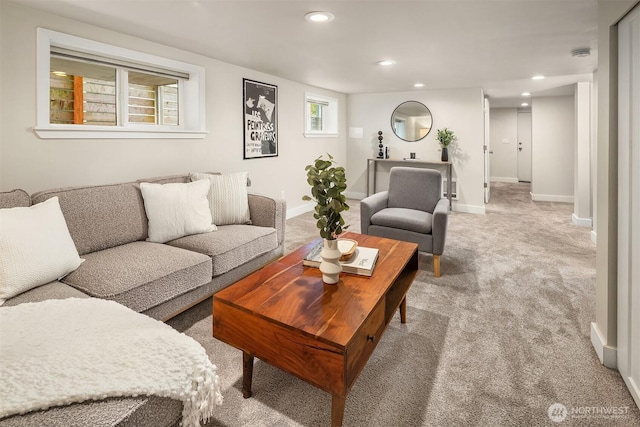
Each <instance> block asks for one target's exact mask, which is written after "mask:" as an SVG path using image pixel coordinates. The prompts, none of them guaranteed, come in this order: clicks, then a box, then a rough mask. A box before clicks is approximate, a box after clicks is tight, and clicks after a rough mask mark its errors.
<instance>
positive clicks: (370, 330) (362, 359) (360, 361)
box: [345, 301, 385, 390]
mask: <svg viewBox="0 0 640 427" xmlns="http://www.w3.org/2000/svg"><path fill="white" fill-rule="evenodd" d="M384 312H385V304H384V301H381V302H380V303H378V305H377V306H376V308H374V309H373V311H372V312H371V314H370V315H369V317H368V318H367V320H365V323H364V324H363V325H362V327H361V328H360V330H359V331H358V333H357V334H356V335H355V336H354V337H353V340H351V342H350V343H349V345H348V346H347V350H346V355H345V356H346V362H347V366H346V377H347V390H348V389H349V388H351V385H352V384H353V382H354V381H355V379H356V378H358V374H359V373H360V371H361V370H362V368H364V365H365V364H366V363H367V360H369V356H371V353H373V350H374V349H375V348H376V346H377V345H378V340H379V339H380V338H381V337H382V333H383V332H384V328H385V319H384Z"/></svg>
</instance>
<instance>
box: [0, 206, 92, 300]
mask: <svg viewBox="0 0 640 427" xmlns="http://www.w3.org/2000/svg"><path fill="white" fill-rule="evenodd" d="M82 261H84V260H83V259H81V258H80V256H79V255H78V250H77V249H76V246H75V244H74V243H73V240H72V239H71V235H70V234H69V229H68V228H67V223H66V221H65V220H64V215H62V210H60V202H59V201H58V197H52V198H50V199H47V200H45V201H44V202H42V203H38V204H36V205H33V206H30V207H19V208H10V209H0V305H2V304H4V302H5V300H7V299H8V298H11V297H14V296H16V295H18V294H21V293H22V292H25V291H28V290H29V289H32V288H35V287H38V286H41V285H44V284H47V283H49V282H53V281H54V280H57V279H60V278H62V277H64V276H66V275H67V274H69V273H71V272H72V271H73V270H75V269H76V268H78V266H79V265H80V264H81V263H82Z"/></svg>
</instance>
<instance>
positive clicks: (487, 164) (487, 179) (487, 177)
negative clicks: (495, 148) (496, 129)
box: [484, 98, 492, 203]
mask: <svg viewBox="0 0 640 427" xmlns="http://www.w3.org/2000/svg"><path fill="white" fill-rule="evenodd" d="M490 142H491V140H490V138H489V100H488V99H487V98H485V99H484V202H485V203H489V196H490V195H491V193H490V190H491V158H490V157H491V153H492V152H491V150H490V147H489V143H490Z"/></svg>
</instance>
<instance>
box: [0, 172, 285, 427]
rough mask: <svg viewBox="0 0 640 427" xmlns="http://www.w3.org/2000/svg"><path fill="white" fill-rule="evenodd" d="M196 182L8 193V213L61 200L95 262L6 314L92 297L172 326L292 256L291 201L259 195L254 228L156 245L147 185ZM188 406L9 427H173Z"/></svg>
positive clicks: (139, 403) (143, 405)
mask: <svg viewBox="0 0 640 427" xmlns="http://www.w3.org/2000/svg"><path fill="white" fill-rule="evenodd" d="M189 181H190V179H189V175H178V176H169V177H160V178H151V179H141V180H138V181H136V182H127V183H121V184H114V185H100V186H86V187H74V188H61V189H52V190H46V191H41V192H38V193H35V194H32V195H31V196H29V194H27V193H26V192H24V191H22V190H14V191H11V192H6V193H0V208H10V207H21V206H30V205H32V204H36V203H40V202H42V201H45V200H47V199H49V198H51V197H54V196H57V197H58V199H59V202H60V207H61V210H62V213H63V215H64V217H65V220H66V222H67V226H68V228H69V233H70V235H71V237H72V239H73V242H74V243H75V245H76V248H77V250H78V253H79V255H80V256H81V258H83V259H84V260H85V261H84V262H83V263H82V264H81V265H80V267H79V268H78V269H77V270H75V271H74V272H72V273H71V274H69V275H68V276H66V277H64V278H63V279H62V280H61V281H55V282H52V283H48V284H46V285H43V286H39V287H37V288H34V289H31V290H29V291H27V292H24V293H22V294H19V295H17V296H15V297H13V298H11V299H8V300H7V301H6V302H5V304H4V305H5V306H11V305H16V304H21V303H25V302H36V301H41V300H46V299H52V298H68V297H88V296H91V297H97V298H104V299H109V300H113V301H116V302H118V303H121V304H123V305H125V306H127V307H129V308H131V309H133V310H135V311H137V312H140V313H144V314H146V315H148V316H150V317H153V318H155V319H158V320H163V321H164V320H167V319H169V318H171V317H173V316H175V315H177V314H179V313H180V312H182V311H184V310H186V309H188V308H189V307H191V306H193V305H195V304H197V303H199V302H201V301H203V300H204V299H206V298H208V297H210V296H211V295H212V294H213V293H215V292H216V291H217V290H219V289H222V288H224V287H226V286H228V285H230V284H232V283H234V282H235V281H237V280H238V279H240V278H242V277H244V276H246V275H248V274H249V273H251V272H253V271H255V270H257V269H259V268H260V267H262V266H263V265H265V264H267V263H269V262H270V261H272V260H274V259H277V258H279V257H280V256H281V255H282V254H283V252H284V230H285V228H284V227H285V216H286V215H285V203H284V201H283V200H280V199H275V198H271V197H267V196H262V195H257V194H252V193H249V210H250V216H251V223H250V224H233V225H223V226H218V229H217V230H216V231H213V232H210V233H203V234H197V235H191V236H186V237H181V238H179V239H176V240H172V241H169V242H167V243H166V244H161V243H152V242H148V241H146V240H145V239H146V238H147V232H148V228H147V227H148V225H147V217H146V213H145V207H144V201H143V198H142V194H141V191H140V183H141V182H151V183H160V184H166V183H186V182H189ZM0 309H2V307H0ZM213 362H214V363H215V361H213ZM34 375H37V373H34ZM181 406H182V405H181V403H180V402H177V401H173V400H171V399H167V398H159V397H137V398H117V399H106V400H103V401H99V402H85V403H79V404H74V405H70V406H68V407H60V408H52V409H49V410H47V411H38V412H33V413H29V414H26V415H21V416H20V415H18V416H12V417H7V418H5V419H2V420H0V426H2V427H6V426H27V425H29V426H32V425H47V426H53V425H60V426H63V425H87V426H90V425H91V426H98V425H109V426H113V425H118V426H147V425H148V426H154V427H155V426H165V425H166V426H171V425H177V424H178V423H179V421H180V413H181V410H182V407H181Z"/></svg>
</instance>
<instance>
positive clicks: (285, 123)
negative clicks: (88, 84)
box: [0, 2, 346, 210]
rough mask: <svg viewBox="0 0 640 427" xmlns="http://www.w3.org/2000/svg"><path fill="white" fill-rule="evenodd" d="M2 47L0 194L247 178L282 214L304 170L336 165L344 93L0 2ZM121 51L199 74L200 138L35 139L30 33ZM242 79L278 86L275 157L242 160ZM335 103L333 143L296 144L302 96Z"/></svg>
mask: <svg viewBox="0 0 640 427" xmlns="http://www.w3.org/2000/svg"><path fill="white" fill-rule="evenodd" d="M0 14H1V24H0V29H1V32H0V37H1V47H2V61H1V62H2V63H1V65H0V72H1V75H2V76H4V77H6V78H5V79H2V80H1V86H0V90H1V97H0V99H1V107H0V113H1V116H0V117H1V118H0V120H1V121H0V151H1V152H2V157H1V159H0V190H10V189H12V188H23V189H24V190H26V191H27V192H30V193H33V192H36V191H39V190H43V189H47V188H52V187H62V186H74V185H89V184H102V183H115V182H123V181H128V180H134V179H138V178H145V177H152V176H158V175H169V174H179V173H188V172H192V171H220V172H234V171H245V170H246V171H249V175H250V177H251V180H252V182H253V185H252V191H254V192H259V193H265V194H270V195H274V196H280V195H281V192H283V191H284V193H285V198H286V200H287V205H288V206H287V207H288V208H289V209H290V210H295V209H296V208H300V207H304V205H306V204H305V203H304V202H302V200H301V197H302V195H303V194H306V193H308V191H309V190H308V185H307V183H306V175H305V171H304V167H305V165H307V164H308V163H311V162H312V161H313V159H315V158H316V157H318V156H320V155H322V154H324V153H326V152H329V153H331V154H332V155H333V156H334V157H335V158H336V160H337V161H338V162H339V163H340V164H341V165H345V163H346V148H345V147H346V134H345V133H346V95H344V94H339V93H335V92H330V91H326V90H323V89H319V88H315V87H310V86H306V85H302V84H299V83H295V82H291V81H288V80H284V79H281V78H278V77H274V76H270V75H266V74H262V73H258V72H255V71H252V70H248V69H245V68H242V67H237V66H234V65H230V64H227V63H223V62H220V61H217V60H215V59H211V58H207V57H203V56H200V55H196V54H192V53H190V52H185V51H182V50H178V49H173V48H171V47H168V46H163V45H159V44H156V43H152V42H149V41H146V40H142V39H138V38H134V37H129V36H127V35H124V34H120V33H116V32H112V31H107V30H105V29H102V28H99V27H95V26H91V25H87V24H84V23H82V22H78V21H73V20H69V19H65V18H61V17H58V16H56V15H51V14H48V13H45V12H41V11H38V10H34V9H30V8H27V7H24V6H22V5H18V4H15V3H6V2H0ZM38 26H40V27H44V28H48V29H51V30H55V31H60V32H65V33H68V34H73V35H76V36H80V37H84V38H89V39H92V40H97V41H100V42H104V43H109V44H112V45H117V46H121V47H126V48H129V49H133V50H138V51H141V52H146V53H150V54H153V55H158V56H164V57H167V58H171V59H175V60H179V61H183V62H189V63H193V64H197V65H201V66H204V67H205V68H206V117H207V130H208V131H209V134H208V135H207V136H206V137H205V138H204V139H196V140H193V139H185V140H175V139H173V140H169V139H166V140H163V139H158V140H148V139H144V140H142V139H137V140H121V139H114V140H41V139H39V138H38V137H37V136H36V135H35V134H34V133H33V131H32V127H33V126H34V124H35V115H36V103H35V102H36V94H35V90H36V87H35V81H36V77H35V73H36V51H35V49H36V27H38ZM243 77H246V78H250V79H254V80H258V81H262V82H265V83H270V84H275V85H277V86H278V101H279V104H278V107H279V109H280V111H279V115H278V120H279V124H278V133H279V147H278V151H279V156H278V157H275V158H274V157H271V158H264V159H251V160H243V142H242V141H243V131H242V130H243V123H242V120H243V115H242V110H241V108H242V79H243ZM305 91H311V92H313V93H320V94H325V95H327V96H330V97H333V98H337V99H338V100H339V115H340V117H339V121H340V124H339V129H338V131H339V137H338V138H313V139H305V138H304V136H303V131H304V92H305Z"/></svg>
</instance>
